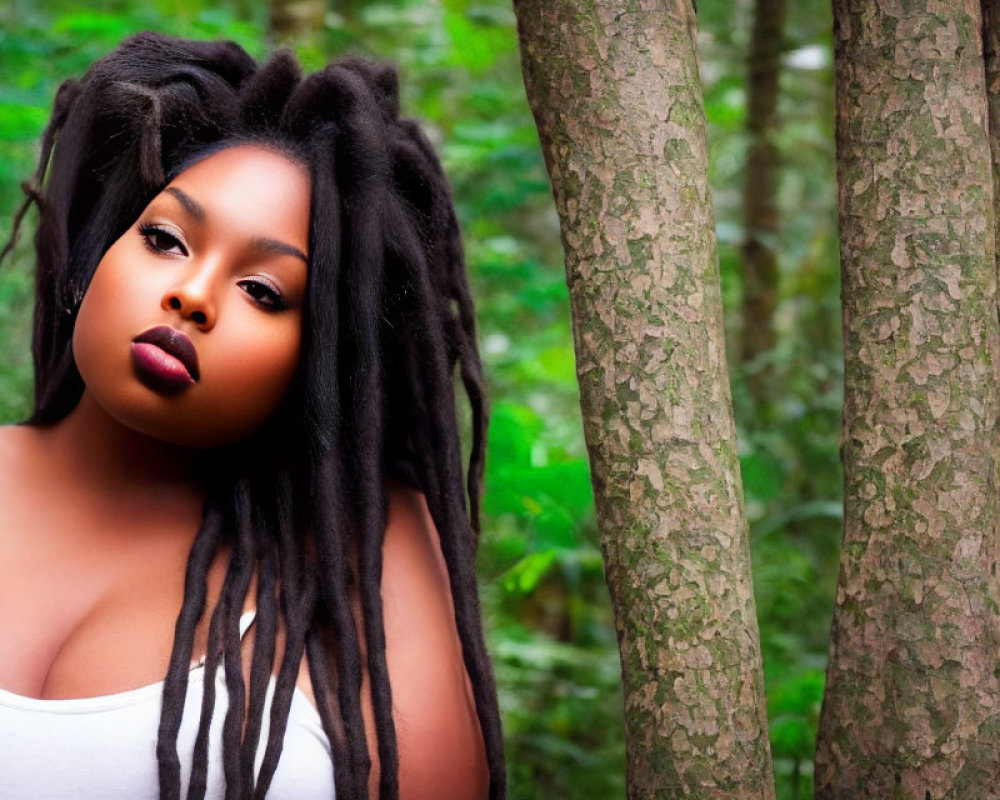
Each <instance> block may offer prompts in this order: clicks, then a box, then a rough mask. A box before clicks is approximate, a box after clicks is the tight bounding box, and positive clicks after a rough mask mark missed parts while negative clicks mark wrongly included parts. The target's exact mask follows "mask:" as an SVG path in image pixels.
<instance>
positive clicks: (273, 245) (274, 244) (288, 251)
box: [164, 186, 309, 266]
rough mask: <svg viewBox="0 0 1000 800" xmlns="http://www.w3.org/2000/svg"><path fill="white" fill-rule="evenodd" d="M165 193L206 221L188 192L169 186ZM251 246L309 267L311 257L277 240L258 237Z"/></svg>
mask: <svg viewBox="0 0 1000 800" xmlns="http://www.w3.org/2000/svg"><path fill="white" fill-rule="evenodd" d="M164 191H165V192H167V193H168V194H170V195H172V196H173V197H175V198H177V202H179V203H180V204H181V205H182V206H183V207H184V210H185V211H187V213H188V214H190V215H191V216H192V217H194V219H196V220H197V221H198V222H204V221H205V217H206V214H205V209H204V208H203V207H202V206H201V204H200V203H199V202H198V201H197V200H195V199H194V198H193V197H192V196H191V195H189V194H188V193H187V192H184V191H182V190H180V189H178V188H177V187H176V186H168V187H167V188H166V189H164ZM250 244H251V246H252V247H253V248H254V249H256V250H261V251H264V252H266V253H274V254H276V255H281V256H295V257H296V258H299V259H301V260H302V261H303V262H304V263H305V264H306V265H307V266H308V264H309V257H308V256H306V254H305V253H303V252H302V251H301V250H299V248H297V247H293V246H292V245H290V244H286V243H285V242H279V241H278V240H277V239H268V238H266V237H257V238H255V239H254V240H253V241H252V242H251V243H250Z"/></svg>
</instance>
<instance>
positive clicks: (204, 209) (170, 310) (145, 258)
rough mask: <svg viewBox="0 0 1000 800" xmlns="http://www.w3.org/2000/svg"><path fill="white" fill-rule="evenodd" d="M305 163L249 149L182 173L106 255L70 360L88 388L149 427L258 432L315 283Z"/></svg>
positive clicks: (202, 442)
mask: <svg viewBox="0 0 1000 800" xmlns="http://www.w3.org/2000/svg"><path fill="white" fill-rule="evenodd" d="M309 205H310V180H309V175H308V173H307V171H306V170H305V168H304V167H302V166H300V165H299V164H296V163H295V162H293V161H291V160H289V159H288V158H286V157H285V156H282V155H278V154H276V153H275V152H273V151H270V150H266V149H263V148H261V147H258V146H252V145H240V146H236V147H232V148H230V149H228V150H223V151H221V152H219V153H216V154H214V155H211V156H209V157H207V158H205V159H204V160H203V161H199V162H198V163H196V164H195V165H194V166H192V167H190V168H189V169H187V170H185V171H184V172H182V173H181V174H180V175H178V176H177V178H176V179H175V180H174V181H173V182H172V183H170V185H168V186H167V187H166V188H165V189H164V190H163V191H162V192H161V193H160V194H159V195H157V196H156V197H155V198H153V201H152V202H151V203H150V204H149V205H148V206H147V207H146V209H145V210H144V211H143V212H142V214H141V216H140V217H139V219H138V220H137V221H136V223H135V225H133V226H132V227H131V228H129V229H128V230H127V231H126V232H125V233H124V234H123V235H122V236H121V238H120V239H118V240H117V241H116V242H115V243H114V244H113V245H112V246H111V248H110V249H109V250H108V251H107V252H106V253H105V254H104V257H103V258H102V259H101V262H100V264H98V267H97V271H96V273H95V274H94V278H93V280H92V281H91V283H90V286H89V288H88V289H87V293H86V295H85V296H84V298H83V303H82V304H81V306H80V311H79V315H78V317H77V321H76V328H75V329H74V333H73V355H74V357H75V359H76V365H77V368H78V369H79V371H80V375H81V376H82V377H83V381H84V383H85V384H86V389H87V391H88V392H89V393H90V394H91V395H92V396H93V397H94V399H95V400H96V401H97V402H98V404H100V406H101V407H102V408H103V409H104V410H105V411H106V412H107V413H108V414H110V415H111V416H112V417H114V418H115V419H117V420H118V421H119V422H121V423H123V424H124V425H127V426H128V427H130V428H132V429H134V430H136V431H138V432H140V433H143V434H145V435H148V436H152V437H155V438H157V439H161V440H163V441H166V442H171V443H173V444H178V445H183V446H187V447H217V446H219V445H223V444H228V443H231V442H235V441H237V440H239V439H242V438H244V437H246V436H247V435H249V434H251V433H253V432H254V431H255V430H257V429H258V428H260V426H261V425H262V424H263V423H264V422H266V421H267V420H268V419H269V418H270V417H271V416H272V415H273V414H274V412H275V410H276V409H277V407H278V405H279V404H280V402H281V400H282V398H283V397H284V395H285V393H286V391H287V389H288V387H289V384H290V383H291V381H292V378H293V376H294V375H295V372H296V369H297V366H298V359H299V348H300V343H301V339H302V308H303V303H304V301H305V291H306V278H307V270H308V265H307V256H308V252H307V247H308V240H309Z"/></svg>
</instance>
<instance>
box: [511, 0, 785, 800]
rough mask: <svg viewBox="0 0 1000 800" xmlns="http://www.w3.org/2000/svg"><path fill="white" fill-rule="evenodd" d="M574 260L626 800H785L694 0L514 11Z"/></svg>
mask: <svg viewBox="0 0 1000 800" xmlns="http://www.w3.org/2000/svg"><path fill="white" fill-rule="evenodd" d="M515 10H516V12H517V17H518V31H519V35H520V40H521V53H522V65H523V71H524V77H525V84H526V87H527V90H528V98H529V101H530V102H531V105H532V110H533V112H534V114H535V119H536V122H537V125H538V129H539V134H540V136H541V140H542V146H543V149H544V152H545V159H546V164H547V167H548V170H549V174H550V177H551V179H552V186H553V193H554V195H555V200H556V207H557V210H558V212H559V217H560V222H561V227H562V236H563V245H564V250H565V255H566V273H567V281H568V284H569V287H570V296H571V302H572V311H573V328H574V342H575V347H576V355H577V374H578V377H579V381H580V389H581V406H582V410H583V421H584V433H585V437H586V441H587V447H588V451H589V454H590V460H591V474H592V479H593V483H594V490H595V500H596V504H597V515H598V523H599V526H600V529H601V539H602V550H603V553H604V559H605V567H606V574H607V580H608V585H609V588H610V591H611V595H612V602H613V606H614V611H615V620H616V627H617V631H618V637H619V645H620V650H621V656H622V673H623V682H624V694H625V706H626V739H627V742H626V746H627V761H628V789H629V797H630V798H633V800H639V799H640V798H650V799H652V798H687V797H690V798H727V800H728V799H731V798H771V797H773V794H774V789H773V779H772V776H771V768H770V755H769V745H768V736H767V720H766V712H765V705H764V700H763V680H762V673H761V660H760V645H759V637H758V631H757V623H756V617H755V612H754V602H753V593H752V586H751V581H750V562H749V548H748V543H747V527H746V518H745V514H744V509H743V504H742V487H741V483H740V477H739V464H738V459H737V455H736V441H735V429H734V425H733V417H732V406H731V400H730V394H729V383H728V376H727V372H726V360H725V352H724V343H723V341H724V340H723V328H722V302H721V296H720V288H719V276H718V265H717V254H716V243H715V233H714V219H713V212H712V204H711V195H710V190H709V185H708V178H707V153H706V145H705V121H704V109H703V107H702V99H701V87H700V84H699V78H698V69H697V59H696V54H695V38H694V33H695V15H694V11H693V8H692V6H691V3H690V0H628V1H626V0H586V1H585V0H579V1H578V2H572V1H571V0H517V2H515Z"/></svg>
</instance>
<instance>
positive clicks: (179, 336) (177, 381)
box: [132, 325, 199, 392]
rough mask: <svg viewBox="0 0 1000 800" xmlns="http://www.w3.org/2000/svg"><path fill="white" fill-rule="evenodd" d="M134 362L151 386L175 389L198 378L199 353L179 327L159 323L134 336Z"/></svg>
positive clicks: (140, 375)
mask: <svg viewBox="0 0 1000 800" xmlns="http://www.w3.org/2000/svg"><path fill="white" fill-rule="evenodd" d="M132 364H133V365H134V367H135V369H136V372H137V373H138V374H139V378H140V379H141V380H142V381H143V382H144V383H145V384H147V385H148V386H150V388H152V389H156V390H158V391H167V392H176V391H179V390H181V389H184V388H185V387H187V386H190V385H191V384H193V383H194V382H195V381H197V380H198V377H199V374H198V354H197V352H196V351H195V349H194V345H193V344H192V343H191V340H190V339H189V338H188V337H187V336H185V335H184V334H183V333H181V332H180V331H179V330H177V329H176V328H171V327H169V326H167V325H158V326H157V327H155V328H150V329H149V330H147V331H144V332H143V333H140V334H139V335H138V336H136V337H135V339H133V340H132Z"/></svg>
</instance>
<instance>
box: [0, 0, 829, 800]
mask: <svg viewBox="0 0 1000 800" xmlns="http://www.w3.org/2000/svg"><path fill="white" fill-rule="evenodd" d="M759 2H760V3H761V7H762V8H763V7H766V6H768V5H770V7H771V8H772V9H773V8H774V7H775V6H776V4H775V3H774V2H771V3H770V4H768V3H766V2H762V0H759ZM287 5H290V4H283V3H280V2H278V0H272V2H270V3H269V2H266V0H230V2H211V3H209V2H205V0H144V2H141V3H140V2H139V1H138V0H102V1H101V2H97V3H94V2H91V3H87V4H86V6H85V5H84V4H82V3H77V2H70V1H69V0H3V2H2V3H0V230H2V231H4V234H3V235H2V236H0V240H2V241H6V238H7V237H6V232H7V231H9V229H10V224H11V220H12V217H13V214H14V211H15V209H16V208H17V206H18V205H19V203H20V201H21V197H22V195H21V192H20V188H19V184H20V181H21V180H23V179H25V178H27V177H28V176H29V174H30V173H31V171H32V170H33V168H34V162H35V159H36V157H37V152H38V138H39V135H40V133H41V131H42V129H43V127H44V125H45V122H46V120H47V117H48V113H49V109H50V107H51V102H52V98H53V96H54V92H55V89H56V87H57V86H58V84H59V82H60V81H61V80H62V79H64V78H66V77H69V76H73V75H78V74H80V73H82V72H83V71H84V70H85V69H86V67H87V66H88V65H89V64H90V63H91V62H92V61H93V60H94V59H96V58H98V57H100V56H101V55H102V54H104V53H105V52H107V51H108V50H110V49H111V48H112V47H113V46H114V45H116V44H117V43H118V42H119V41H120V40H121V39H122V38H123V37H125V36H127V35H128V34H130V33H133V32H137V31H141V30H157V31H161V32H164V33H172V34H176V35H181V36H189V37H194V38H220V37H222V38H230V39H234V40H236V41H238V42H240V43H241V44H242V45H243V46H244V47H246V48H247V49H248V50H249V51H250V52H251V53H253V54H254V55H256V56H258V57H262V56H265V55H266V54H267V53H268V52H269V51H270V50H271V49H273V48H274V47H275V46H277V44H278V43H287V44H289V45H291V46H293V47H294V48H295V50H296V51H297V52H298V54H299V56H300V58H301V59H302V61H303V62H304V64H305V66H306V67H307V69H315V68H318V67H320V66H321V65H322V64H323V63H324V62H325V61H326V60H327V59H328V58H329V57H331V56H334V55H337V54H341V53H345V52H355V53H364V54H370V55H374V56H378V57H382V58H387V59H391V60H393V61H395V62H396V63H398V64H399V66H400V68H401V70H402V73H403V84H402V85H403V105H404V108H405V109H406V112H407V113H408V114H409V115H411V116H415V117H417V118H419V119H420V120H421V121H422V122H423V123H424V124H425V126H426V129H427V131H428V133H429V135H430V136H431V138H432V140H433V141H434V142H435V143H436V144H437V146H438V147H439V149H440V152H441V154H442V157H443V160H444V164H445V168H446V170H447V172H448V174H449V175H450V177H451V180H452V184H453V187H454V192H455V199H456V204H457V206H458V211H459V216H460V219H461V222H462V226H463V229H464V232H465V243H466V252H467V260H468V264H469V271H470V274H471V279H472V283H473V290H474V293H475V296H476V298H477V301H478V309H479V326H480V344H481V348H482V351H483V356H484V359H485V362H486V369H487V374H488V378H489V383H490V389H491V395H492V418H491V420H492V421H491V427H490V441H489V451H488V460H487V485H486V498H485V512H486V513H485V517H484V531H483V539H482V547H481V559H480V567H481V569H480V574H481V580H482V587H483V594H484V603H485V606H486V611H487V614H488V618H489V619H488V622H489V629H490V639H489V641H490V646H491V650H492V652H493V655H494V660H495V665H496V671H497V678H498V682H499V686H500V695H501V704H502V707H503V712H504V721H505V728H506V738H507V747H508V758H509V769H510V773H511V791H510V797H511V798H512V800H534V799H535V798H557V797H566V798H576V799H577V800H591V799H592V800H606V799H607V798H615V797H622V796H623V795H624V774H623V773H624V743H623V733H622V719H621V718H622V711H621V696H620V690H619V672H618V652H617V648H616V644H615V634H614V628H613V625H612V621H611V612H610V606H609V602H608V599H607V594H606V590H605V587H604V583H603V578H602V569H601V558H600V551H599V547H598V536H597V531H596V527H595V523H594V516H593V510H592V497H591V489H590V482H589V476H588V467H587V459H586V453H585V450H584V446H583V439H582V432H581V428H580V421H579V409H578V397H577V388H576V380H575V374H574V367H573V349H572V342H571V335H570V324H569V304H568V298H567V292H566V287H565V282H564V274H563V267H562V256H561V249H560V243H559V230H558V221H557V218H556V214H555V211H554V208H553V206H552V201H551V197H550V194H549V187H548V181H547V178H546V175H545V170H544V166H543V164H542V158H541V154H540V151H539V147H538V141H537V136H536V133H535V129H534V124H533V122H532V119H531V114H530V112H529V110H528V106H527V103H526V101H525V99H524V88H523V85H522V82H521V77H520V67H519V60H518V52H517V37H516V31H515V24H514V15H513V12H512V10H511V7H510V5H509V3H508V2H506V1H505V0H346V1H345V0H330V2H329V4H328V7H327V8H324V7H323V4H322V2H321V0H320V2H319V3H315V2H314V3H313V4H312V6H311V7H312V8H313V9H314V10H315V11H316V12H317V13H315V14H314V15H313V16H312V17H311V18H308V17H307V18H303V19H301V20H299V21H298V22H297V21H296V20H295V19H294V18H292V17H288V16H283V15H282V9H283V8H284V7H285V6H287ZM299 5H300V7H302V8H305V9H307V10H308V9H309V8H310V4H309V2H308V0H307V2H305V3H304V4H303V3H300V4H299ZM699 15H700V16H699V19H700V27H701V31H700V39H699V47H700V56H701V61H702V79H703V84H704V92H705V110H706V113H707V117H708V123H709V146H710V152H711V159H712V160H711V174H712V182H713V187H714V193H715V202H716V214H717V231H718V237H719V244H720V248H719V252H720V268H721V276H722V284H723V292H724V297H725V301H726V311H727V336H728V342H727V345H728V352H729V362H730V375H731V380H732V384H733V394H734V399H735V406H736V418H737V426H738V429H739V438H740V452H741V465H742V474H743V481H744V487H745V491H746V500H747V510H748V515H749V519H750V534H751V544H752V551H753V566H754V580H755V590H756V598H757V610H758V615H759V618H760V629H761V637H762V646H763V655H764V668H765V676H766V683H767V695H768V710H769V716H770V726H771V743H772V749H773V754H774V758H775V770H776V778H777V784H778V797H779V798H805V797H811V796H812V758H813V750H814V747H815V731H816V726H817V722H818V716H819V706H820V701H821V697H822V687H823V676H824V669H825V664H826V648H827V644H826V643H827V635H828V631H829V624H830V617H831V614H832V607H833V592H834V587H835V584H836V577H837V553H838V549H839V544H840V535H841V524H842V512H841V490H842V487H841V476H840V465H839V459H838V451H837V445H838V431H839V426H840V403H841V391H842V364H841V354H840V310H839V281H838V269H837V244H836V217H835V190H834V166H833V155H834V154H833V112H832V64H831V61H832V55H831V28H832V22H831V18H830V8H829V3H828V2H826V1H825V0H824V1H823V2H820V1H819V0H800V1H799V2H796V3H793V4H790V7H789V8H788V9H787V14H786V15H785V16H784V19H782V18H781V17H780V16H779V17H778V24H777V26H775V25H774V24H773V18H772V23H771V25H770V27H767V26H765V28H764V36H765V40H764V41H765V44H767V43H769V49H770V50H771V51H772V52H773V54H774V55H775V59H774V64H775V66H776V68H777V69H778V70H779V75H780V80H779V91H778V95H777V103H776V117H775V119H774V122H773V125H772V124H769V125H767V126H765V130H764V133H763V139H762V138H761V135H760V133H759V130H760V129H759V126H758V127H757V128H754V126H752V125H751V126H749V127H748V116H751V117H753V116H754V115H753V114H749V115H748V107H750V106H751V105H752V104H753V103H754V102H759V98H758V99H757V100H755V99H754V97H755V96H754V92H753V91H751V89H750V84H749V83H748V75H749V72H748V68H747V67H748V58H749V56H748V54H749V53H750V52H751V45H752V41H753V35H752V33H753V30H754V21H755V16H757V12H756V9H755V6H754V4H753V2H751V0H702V2H700V3H699ZM653 23H654V21H653V20H651V24H653ZM758 25H759V23H758ZM758 30H760V28H758ZM760 44H761V41H760V39H758V50H757V51H756V52H757V54H756V55H755V56H754V58H753V59H752V60H753V62H754V63H756V64H760V63H761V61H760V60H761V58H762V56H761V55H760V52H761V51H760V50H759V47H760ZM765 49H767V48H765ZM755 142H756V143H757V145H758V148H759V146H760V145H761V142H763V143H764V144H765V145H767V148H765V151H764V153H765V160H771V161H773V162H774V163H775V164H776V166H777V169H778V172H777V179H776V181H775V183H774V185H773V187H772V186H770V185H769V182H768V181H767V180H762V181H761V180H754V181H752V185H751V186H749V187H746V189H745V176H746V174H747V171H748V170H747V163H748V157H749V156H750V154H751V152H752V151H753V150H754V148H753V147H752V146H751V145H752V144H754V143H755ZM759 152H760V150H759V149H758V153H759ZM751 174H756V173H755V172H754V169H751ZM761 203H763V207H764V214H763V217H762V216H761V212H760V204H761ZM769 204H770V205H769ZM754 205H756V207H757V208H756V211H754V210H753V209H751V208H749V206H754ZM33 227H34V222H33V218H32V216H31V215H29V217H28V222H27V223H26V227H25V230H24V231H23V232H22V236H21V242H20V244H19V246H18V247H17V249H16V250H15V252H14V254H13V257H10V258H8V260H7V261H6V262H5V264H4V265H3V268H2V270H0V421H15V420H18V419H21V418H23V416H24V415H25V412H26V410H27V408H28V398H29V396H30V391H31V368H30V358H29V354H28V346H29V345H28V342H29V331H30V310H31V303H32V299H31V270H32V254H31V248H30V240H31V233H32V228H33ZM761 248H763V249H764V250H765V251H766V253H765V255H767V254H768V253H769V254H771V255H769V256H767V258H768V259H771V261H770V264H771V267H767V266H766V263H767V259H765V268H764V270H763V273H761V271H760V269H757V270H756V272H755V273H754V275H755V276H756V277H754V278H753V279H746V280H745V279H744V275H745V274H746V273H745V264H746V263H747V260H748V259H750V258H759V255H760V249H761ZM752 251H753V252H752ZM772 256H773V258H772ZM757 263H758V264H759V263H760V262H759V261H758V262H757ZM760 274H764V275H765V276H766V275H768V274H770V276H771V277H769V278H766V280H765V283H766V285H763V287H762V284H761V281H760V278H759V275H760ZM761 292H763V293H764V294H761ZM768 293H771V294H772V295H773V297H774V298H775V303H774V305H773V309H772V310H768V311H767V312H766V316H767V320H765V321H763V322H762V320H761V317H760V311H759V308H760V302H759V296H762V297H764V298H765V305H767V303H766V298H767V294H768ZM768 320H769V321H768ZM767 327H772V328H773V335H771V334H770V333H767V331H766V328H767ZM762 331H764V333H765V335H764V336H763V337H762V336H760V335H759V334H761V332H762Z"/></svg>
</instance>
